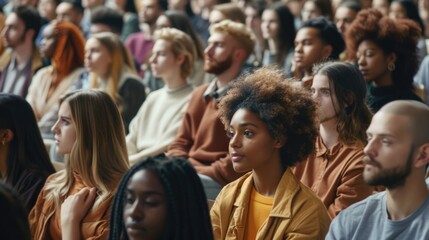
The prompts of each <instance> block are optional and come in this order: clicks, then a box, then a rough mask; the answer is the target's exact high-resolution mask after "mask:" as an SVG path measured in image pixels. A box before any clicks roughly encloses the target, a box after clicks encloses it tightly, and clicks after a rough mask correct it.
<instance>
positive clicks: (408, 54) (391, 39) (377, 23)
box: [346, 9, 421, 89]
mask: <svg viewBox="0 0 429 240" xmlns="http://www.w3.org/2000/svg"><path fill="white" fill-rule="evenodd" d="M420 36H421V31H420V27H419V26H418V25H417V23H415V22H414V21H412V20H393V19H390V18H389V17H387V16H383V14H382V13H381V12H380V11H378V10H376V9H367V10H362V11H361V12H360V13H359V14H358V15H357V17H356V19H355V20H354V21H353V23H352V24H351V25H350V28H349V30H348V31H347V33H346V43H347V58H348V59H349V60H352V61H354V60H356V52H357V49H358V47H359V44H360V43H361V42H363V41H365V40H369V41H372V42H374V43H375V44H376V45H377V46H378V47H380V48H381V49H382V50H383V52H384V54H385V55H389V54H392V53H394V54H396V62H395V65H396V68H395V70H394V71H393V72H392V80H393V83H394V84H395V85H397V86H399V87H404V88H406V89H410V88H412V84H413V76H414V75H415V74H416V72H417V70H418V66H419V65H418V61H419V60H418V55H417V42H418V40H419V38H420Z"/></svg>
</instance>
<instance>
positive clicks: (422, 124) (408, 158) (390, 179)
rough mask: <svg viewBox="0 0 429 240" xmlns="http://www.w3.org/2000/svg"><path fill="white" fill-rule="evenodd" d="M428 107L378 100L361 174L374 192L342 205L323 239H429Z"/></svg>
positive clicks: (421, 104) (415, 103)
mask: <svg viewBox="0 0 429 240" xmlns="http://www.w3.org/2000/svg"><path fill="white" fill-rule="evenodd" d="M428 121H429V107H428V106H426V105H425V104H423V103H420V102H417V101H410V100H399V101H393V102H390V103H388V104H386V105H384V106H383V107H382V108H381V109H380V110H379V111H378V112H377V113H376V114H375V115H374V117H373V119H372V122H371V125H370V126H369V128H368V130H367V135H368V144H367V145H366V147H365V150H364V151H365V155H366V156H365V158H364V160H363V161H364V164H365V168H364V171H363V176H364V179H365V182H367V183H368V184H369V185H372V186H377V185H381V186H384V187H386V191H383V192H380V193H377V194H375V195H373V196H370V197H368V198H367V199H365V200H363V201H361V202H358V203H356V204H354V205H352V206H350V207H348V208H347V209H345V210H344V211H342V212H341V213H340V214H339V215H338V216H337V217H336V218H335V219H334V221H333V222H332V224H331V227H330V229H329V233H328V235H327V238H326V239H337V240H338V239H344V240H346V239H347V240H349V239H429V225H428V224H427V222H426V221H427V219H428V218H429V190H428V187H427V185H426V183H425V169H426V166H427V164H428V163H429V127H428V124H427V123H428Z"/></svg>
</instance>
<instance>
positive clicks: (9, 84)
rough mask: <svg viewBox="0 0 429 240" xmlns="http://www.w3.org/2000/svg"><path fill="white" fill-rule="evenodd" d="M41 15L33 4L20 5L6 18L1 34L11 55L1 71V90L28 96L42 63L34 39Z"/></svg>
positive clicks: (38, 28)
mask: <svg viewBox="0 0 429 240" xmlns="http://www.w3.org/2000/svg"><path fill="white" fill-rule="evenodd" d="M41 21H42V20H41V18H40V16H39V13H38V12H37V10H36V9H35V8H34V7H31V6H18V7H16V8H15V9H14V10H13V12H12V13H11V14H10V15H9V16H8V17H7V18H6V22H5V26H4V28H3V30H2V32H1V37H2V41H3V44H4V45H5V47H8V48H10V49H12V56H11V59H10V61H9V63H8V64H7V65H6V66H4V67H3V66H2V67H1V68H2V69H1V74H0V92H4V93H12V94H16V95H20V96H22V97H25V96H26V95H27V92H28V87H29V86H30V83H31V79H32V77H33V74H34V73H35V72H36V71H37V70H38V69H39V68H40V67H42V60H41V58H40V54H39V51H38V50H37V48H36V46H35V44H34V41H35V39H36V37H37V34H38V33H39V30H40V27H41V24H42V22H41Z"/></svg>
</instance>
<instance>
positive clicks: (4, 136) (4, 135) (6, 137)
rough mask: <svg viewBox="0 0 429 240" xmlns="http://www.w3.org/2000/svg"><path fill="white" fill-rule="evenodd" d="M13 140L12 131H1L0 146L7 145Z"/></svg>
mask: <svg viewBox="0 0 429 240" xmlns="http://www.w3.org/2000/svg"><path fill="white" fill-rule="evenodd" d="M12 139H13V132H12V130H10V129H3V130H0V144H2V145H5V144H6V143H9V142H10V141H12Z"/></svg>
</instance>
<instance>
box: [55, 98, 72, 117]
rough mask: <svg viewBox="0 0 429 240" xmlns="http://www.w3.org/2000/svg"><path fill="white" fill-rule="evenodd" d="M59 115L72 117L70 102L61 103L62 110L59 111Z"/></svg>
mask: <svg viewBox="0 0 429 240" xmlns="http://www.w3.org/2000/svg"><path fill="white" fill-rule="evenodd" d="M58 114H59V115H62V116H69V117H70V116H71V109H70V104H69V102H68V101H64V102H62V103H61V105H60V109H59V110H58Z"/></svg>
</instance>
